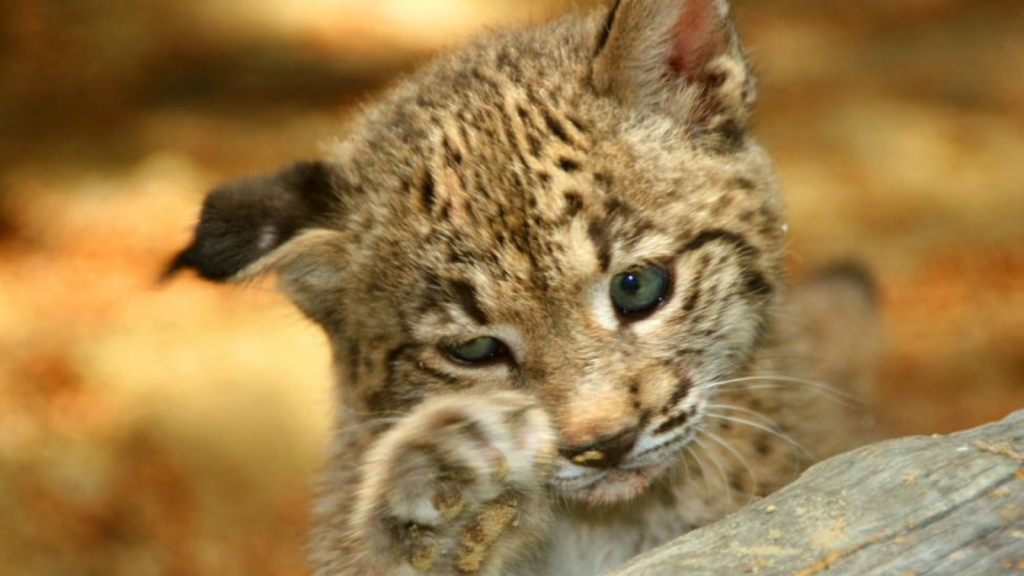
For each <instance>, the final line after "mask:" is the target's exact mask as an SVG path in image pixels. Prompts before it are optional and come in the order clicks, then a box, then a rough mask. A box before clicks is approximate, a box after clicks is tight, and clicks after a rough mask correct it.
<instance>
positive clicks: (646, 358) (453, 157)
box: [171, 0, 873, 576]
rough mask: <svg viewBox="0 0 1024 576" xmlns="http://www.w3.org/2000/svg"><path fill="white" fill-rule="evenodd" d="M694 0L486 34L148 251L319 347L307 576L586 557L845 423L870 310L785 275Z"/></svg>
mask: <svg viewBox="0 0 1024 576" xmlns="http://www.w3.org/2000/svg"><path fill="white" fill-rule="evenodd" d="M754 96H755V87H754V79H753V76H752V75H751V72H750V67H749V66H748V64H747V61H746V58H745V56H744V53H743V50H742V49H741V47H740V45H739V43H738V40H737V37H736V34H735V32H734V29H733V27H732V25H731V23H730V22H729V20H728V19H727V16H726V6H725V4H724V2H721V1H718V0H621V1H618V2H615V3H614V4H613V5H612V6H610V7H609V8H608V9H606V10H603V11H601V13H598V14H593V15H590V16H575V17H569V18H566V19H564V20H561V21H557V22H554V23H551V24H548V25H545V26H542V27H538V28H531V29H525V30H518V31H513V32H507V33H503V34H498V35H495V36H492V37H490V38H486V39H484V40H481V41H479V42H477V43H476V44H474V45H472V46H470V47H468V48H466V49H465V50H463V51H461V52H459V53H457V54H453V55H450V56H447V57H444V58H441V59H440V60H438V61H437V62H435V63H434V64H433V65H431V66H430V67H428V68H427V69H426V70H424V71H422V72H420V73H419V74H417V75H415V76H413V77H411V78H409V79H408V80H406V81H405V82H404V83H402V84H401V85H399V86H398V87H396V88H395V89H394V90H392V91H391V92H390V93H389V94H388V95H386V96H385V97H384V98H383V99H382V100H381V101H380V102H378V103H377V104H376V105H374V106H372V107H371V108H369V109H368V110H367V111H366V112H365V113H364V114H363V116H362V118H361V119H360V120H359V121H358V122H357V123H356V124H355V126H354V128H353V129H352V131H351V133H350V134H349V135H348V136H347V137H346V138H345V139H344V140H343V141H341V142H340V143H339V144H338V145H337V146H336V147H335V148H334V149H333V150H332V151H331V152H330V154H329V156H328V157H327V158H325V159H323V160H319V161H315V162H305V163H300V164H297V165H295V166H292V167H290V168H287V169H285V170H283V171H281V172H279V173H277V174H274V175H271V176H267V177H263V178H257V179H252V180H246V181H241V182H236V183H233V184H229V185H227V186H225V187H223V188H220V189H218V190H215V191H213V192H212V193H211V194H210V195H209V197H208V198H207V199H206V202H205V204H204V206H203V210H202V216H201V221H200V223H199V225H198V227H197V229H196V234H195V240H194V242H193V243H192V245H191V246H189V247H188V248H187V249H186V250H184V251H183V252H182V253H181V254H180V255H179V256H178V258H177V259H176V260H175V262H174V263H173V265H172V267H171V270H172V271H175V270H179V269H184V268H192V269H195V270H196V271H198V273H199V274H200V275H202V276H203V277H205V278H208V279H210V280H215V281H237V280H244V279H249V278H253V277H257V276H260V275H263V274H266V273H274V274H276V275H277V276H278V277H279V280H280V285H281V287H282V289H283V290H284V291H285V292H286V293H287V294H288V295H289V296H290V298H291V299H292V300H293V301H294V302H295V304H296V305H297V306H298V307H299V308H300V309H301V310H302V311H303V312H304V313H305V314H306V315H307V316H308V317H309V318H311V319H312V320H314V321H315V322H317V323H318V324H319V325H320V326H322V327H323V329H324V330H325V331H326V333H327V335H328V337H329V339H330V343H331V346H332V349H333V353H334V358H335V366H336V376H337V380H338V387H337V394H338V399H339V405H338V408H337V416H336V418H337V432H336V435H335V437H334V439H333V449H332V453H331V455H330V460H329V463H328V467H327V474H326V476H325V478H324V481H323V483H322V488H321V491H320V496H319V502H318V504H317V506H316V509H315V516H316V526H317V528H316V530H315V534H314V538H313V543H312V562H313V565H314V573H315V574H317V575H318V576H377V575H416V574H434V575H446V576H448V575H456V574H480V575H484V576H495V575H502V576H510V575H520V574H521V575H533V576H541V575H550V576H590V575H596V574H601V573H604V572H606V571H608V570H610V569H611V568H613V567H615V566H618V565H620V564H622V563H623V562H625V561H626V560H628V559H629V558H631V557H633V556H635V555H636V554H638V553H640V552H643V551H645V550H648V549H650V548H652V547H654V546H657V545H659V544H662V543H664V542H666V541H668V540H669V539H671V538H673V537H675V536H678V535H680V534H683V533H685V532H687V531H689V530H692V529H693V528H695V527H698V526H701V525H703V524H706V523H708V522H711V521H713V520H715V519H718V518H720V517H722V516H723V515H724V514H726V513H728V512H729V511H730V510H733V509H735V508H737V507H738V506H740V505H742V504H743V503H745V502H747V501H749V500H750V499H751V498H753V497H755V496H757V495H761V494H765V493H768V492H771V491H772V490H775V489H777V488H779V487H780V486H781V485H783V484H784V483H786V482H787V481H788V480H790V479H792V478H793V476H794V475H795V474H796V473H798V472H799V471H800V470H801V469H803V468H804V467H806V466H807V465H808V464H809V463H810V462H811V461H812V459H814V458H820V457H823V456H827V455H829V454H832V453H835V452H836V451H839V450H842V449H845V448H847V447H849V446H850V445H852V444H853V443H855V442H857V441H858V436H859V435H860V432H859V427H858V425H857V422H856V418H855V416H856V414H854V413H851V411H850V410H849V409H848V407H847V406H844V404H843V402H842V401H841V400H837V398H836V394H837V393H836V392H834V389H832V388H824V387H823V386H822V385H818V384H816V382H821V381H824V382H829V383H830V384H832V385H835V386H837V387H841V388H845V389H847V390H854V389H856V388H858V387H860V386H862V385H864V383H865V381H866V379H867V377H868V374H869V368H870V364H871V359H872V349H873V344H872V342H873V338H872V325H873V321H872V318H873V315H872V309H873V305H872V303H871V299H870V293H869V291H868V290H866V289H865V286H864V285H863V283H861V282H859V281H857V278H856V277H855V276H853V275H850V274H839V273H830V274H824V275H820V276H818V277H817V278H816V279H814V280H812V281H809V282H805V283H803V284H802V285H800V286H797V287H796V288H794V289H791V290H788V291H787V290H784V286H783V283H784V282H783V276H784V274H783V257H782V255H783V250H784V247H785V225H784V222H785V220H784V216H783V205H782V201H781V199H780V197H779V193H778V185H777V183H776V180H775V177H774V176H773V172H772V166H771V163H770V160H769V158H768V156H767V155H766V153H765V152H764V150H762V149H761V148H760V147H759V146H758V145H757V144H756V143H755V142H754V141H753V140H752V139H751V138H750V136H749V135H748V133H747V125H748V118H749V115H750V112H751V106H752V104H753V102H754Z"/></svg>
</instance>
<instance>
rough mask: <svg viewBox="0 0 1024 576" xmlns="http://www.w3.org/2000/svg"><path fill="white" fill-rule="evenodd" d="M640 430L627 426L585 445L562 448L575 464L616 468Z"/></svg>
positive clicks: (566, 457)
mask: <svg viewBox="0 0 1024 576" xmlns="http://www.w3.org/2000/svg"><path fill="white" fill-rule="evenodd" d="M639 432H640V430H639V429H638V428H636V427H631V428H626V429H625V430H620V431H619V432H616V433H614V434H609V435H607V436H602V437H600V438H598V439H597V440H595V441H593V442H591V443H589V444H586V445H584V446H569V447H566V448H563V449H561V451H560V452H561V453H562V457H563V458H565V459H566V460H569V461H570V462H572V463H573V464H578V465H580V466H587V467H590V468H614V467H615V466H617V465H618V464H619V462H621V461H622V458H623V457H624V456H625V455H626V454H628V453H629V451H630V450H632V449H633V445H634V444H636V437H637V435H638V434H639Z"/></svg>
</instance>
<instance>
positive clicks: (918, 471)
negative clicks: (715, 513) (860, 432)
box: [613, 411, 1024, 576]
mask: <svg viewBox="0 0 1024 576" xmlns="http://www.w3.org/2000/svg"><path fill="white" fill-rule="evenodd" d="M745 574H758V575H786V576H812V575H814V576H817V575H826V574H827V575H829V576H840V575H842V576H873V575H878V576H925V575H927V576H947V575H948V576H992V575H1003V574H1007V575H1018V576H1024V411H1021V412H1017V413H1016V414H1013V415H1011V416H1009V417H1008V418H1006V419H1005V420H1003V421H1001V422H997V423H993V424H988V425H986V426H982V427H980V428H975V429H973V430H969V431H966V432H960V433H957V434H952V435H949V436H933V437H911V438H902V439H897V440H890V441H887V442H882V443H879V444H874V445H871V446H867V447H864V448H861V449H858V450H855V451H853V452H849V453H847V454H843V455H840V456H836V457H834V458H831V459H829V460H826V461H825V462H822V463H820V464H818V465H816V466H814V467H812V468H811V469H809V470H808V471H807V472H805V473H804V474H803V475H802V476H801V477H800V478H799V479H798V480H797V481H796V482H794V483H793V484H791V485H789V486H788V487H786V488H784V489H782V490H780V491H778V492H776V493H775V494H773V495H771V496H769V497H768V498H765V499H763V500H759V501H757V502H755V503H753V504H751V505H749V506H747V507H746V508H744V509H743V510H741V511H739V512H737V513H735V514H733V515H731V516H729V517H727V518H725V519H723V520H721V521H719V522H717V523H715V524H711V525H709V526H706V527H704V528H701V529H699V530H695V531H693V532H691V533H689V534H687V535H686V536H684V537H682V538H679V539H678V540H676V541H674V542H672V543H670V544H668V545H666V546H664V547H662V548H659V549H656V550H653V551H651V552H649V553H647V554H644V555H642V556H640V557H638V558H636V559H634V560H633V561H632V562H630V563H629V564H628V565H626V566H625V567H623V568H621V569H619V570H618V571H616V572H614V573H613V576H670V575H671V576H741V575H745Z"/></svg>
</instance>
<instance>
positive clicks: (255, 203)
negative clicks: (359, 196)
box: [165, 162, 341, 282]
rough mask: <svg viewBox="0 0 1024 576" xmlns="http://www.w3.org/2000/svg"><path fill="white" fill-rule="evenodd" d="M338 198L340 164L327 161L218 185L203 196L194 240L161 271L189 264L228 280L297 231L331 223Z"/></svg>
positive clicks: (219, 279)
mask: <svg viewBox="0 0 1024 576" xmlns="http://www.w3.org/2000/svg"><path fill="white" fill-rule="evenodd" d="M340 204H341V201H340V185H339V182H338V170H337V169H336V167H335V166H332V165H331V164H329V163H326V162H300V163H297V164H294V165H292V166H290V167H288V168H286V169H284V170H281V171H280V172H277V173H276V174H272V175H269V176H263V177H257V178H248V179H244V180H239V181H236V182H232V183H229V184H227V185H225V186H222V187H220V188H217V189H216V190H214V191H212V192H211V193H210V194H209V195H208V196H207V197H206V200H205V201H204V202H203V209H202V213H201V215H200V219H199V224H198V225H197V226H196V230H195V237H194V239H193V241H192V243H191V244H190V245H189V246H188V247H187V248H185V249H184V250H182V251H181V252H180V253H179V254H178V256H177V257H176V258H175V259H174V261H173V262H171V264H170V266H169V267H168V269H167V273H166V274H165V277H167V276H170V275H172V274H174V273H176V272H178V271H180V270H184V269H193V270H195V271H196V272H197V273H198V274H199V275H200V276H202V277H203V278H206V279H208V280H213V281H217V282H223V281H228V280H231V279H233V278H234V277H235V276H236V275H237V274H238V273H239V272H240V271H242V270H243V269H245V268H246V267H248V266H250V265H251V264H253V263H254V262H256V261H257V260H260V259H261V258H263V257H264V256H267V255H268V254H270V253H271V252H273V251H275V250H277V249H278V248H280V247H281V246H282V245H284V244H285V243H287V242H288V241H289V240H291V239H292V238H294V237H295V236H296V235H297V234H299V233H300V232H302V231H304V230H309V229H315V228H330V226H331V222H332V219H333V218H335V217H337V216H338V212H339V210H340Z"/></svg>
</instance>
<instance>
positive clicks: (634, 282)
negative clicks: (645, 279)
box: [622, 273, 641, 294]
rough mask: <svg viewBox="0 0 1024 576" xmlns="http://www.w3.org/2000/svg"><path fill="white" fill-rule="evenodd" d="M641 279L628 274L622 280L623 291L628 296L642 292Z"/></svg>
mask: <svg viewBox="0 0 1024 576" xmlns="http://www.w3.org/2000/svg"><path fill="white" fill-rule="evenodd" d="M640 284H641V282H640V278H638V277H637V275H636V274H633V273H627V274H625V275H624V276H623V278H622V291H623V292H625V293H627V294H636V293H638V292H640Z"/></svg>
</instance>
